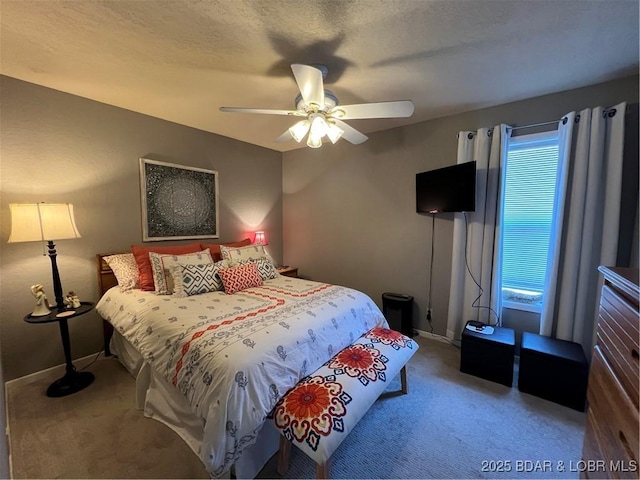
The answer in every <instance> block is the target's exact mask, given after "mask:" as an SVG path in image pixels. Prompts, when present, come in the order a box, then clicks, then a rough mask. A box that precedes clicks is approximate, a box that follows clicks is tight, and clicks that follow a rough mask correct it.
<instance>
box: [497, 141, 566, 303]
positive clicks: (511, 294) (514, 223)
mask: <svg viewBox="0 0 640 480" xmlns="http://www.w3.org/2000/svg"><path fill="white" fill-rule="evenodd" d="M557 171H558V132H557V131H553V132H545V133H538V134H532V135H522V136H518V137H514V138H511V139H509V146H508V153H507V161H506V168H505V176H504V179H505V184H504V185H505V189H504V200H503V201H504V203H503V217H502V218H503V220H502V241H503V244H502V245H503V251H502V304H503V306H504V307H507V308H516V309H520V310H527V311H532V312H540V310H541V308H542V295H543V293H544V280H545V274H546V271H547V255H548V252H549V243H550V239H551V225H552V220H553V215H554V200H555V192H556V176H557Z"/></svg>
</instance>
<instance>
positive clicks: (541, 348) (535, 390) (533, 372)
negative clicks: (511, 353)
mask: <svg viewBox="0 0 640 480" xmlns="http://www.w3.org/2000/svg"><path fill="white" fill-rule="evenodd" d="M588 376H589V364H588V363H587V358H586V356H585V354H584V352H583V350H582V346H581V345H580V344H578V343H574V342H569V341H566V340H558V339H556V338H550V337H545V336H543V335H537V334H535V333H530V332H524V333H523V334H522V344H521V346H520V370H519V374H518V390H520V391H522V392H525V393H530V394H532V395H535V396H537V397H540V398H544V399H546V400H550V401H552V402H555V403H559V404H560V405H564V406H566V407H569V408H573V409H574V410H579V411H581V412H584V407H585V398H586V394H587V379H588Z"/></svg>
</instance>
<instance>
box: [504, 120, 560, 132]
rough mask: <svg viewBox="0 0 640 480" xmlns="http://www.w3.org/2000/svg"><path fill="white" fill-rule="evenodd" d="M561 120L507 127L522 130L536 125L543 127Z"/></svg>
mask: <svg viewBox="0 0 640 480" xmlns="http://www.w3.org/2000/svg"><path fill="white" fill-rule="evenodd" d="M558 122H559V120H552V121H550V122H540V123H532V124H530V125H520V126H513V127H512V126H511V125H509V126H508V127H507V128H510V129H511V130H520V129H523V128H534V127H543V126H545V125H556V124H557V123H558Z"/></svg>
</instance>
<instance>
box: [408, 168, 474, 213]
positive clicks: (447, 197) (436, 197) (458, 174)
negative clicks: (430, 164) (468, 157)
mask: <svg viewBox="0 0 640 480" xmlns="http://www.w3.org/2000/svg"><path fill="white" fill-rule="evenodd" d="M475 209H476V162H475V161H473V162H466V163H458V164H456V165H452V166H450V167H444V168H438V169H436V170H430V171H428V172H422V173H417V174H416V211H417V212H418V213H441V212H473V211H475Z"/></svg>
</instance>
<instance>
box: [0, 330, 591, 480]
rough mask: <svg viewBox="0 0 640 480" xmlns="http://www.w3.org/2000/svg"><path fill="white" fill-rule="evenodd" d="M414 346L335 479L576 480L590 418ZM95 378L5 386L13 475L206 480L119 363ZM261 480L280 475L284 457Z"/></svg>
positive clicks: (295, 460) (309, 469)
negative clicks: (74, 389) (71, 390)
mask: <svg viewBox="0 0 640 480" xmlns="http://www.w3.org/2000/svg"><path fill="white" fill-rule="evenodd" d="M416 340H417V341H418V343H420V347H421V348H420V350H419V351H418V353H417V354H416V355H415V356H414V357H413V358H412V359H411V361H410V363H409V366H408V378H409V395H405V396H395V397H388V398H384V399H380V400H378V401H377V402H376V403H375V404H374V405H373V407H372V408H371V409H370V410H369V412H368V413H367V414H366V415H365V417H364V418H363V419H362V420H361V421H360V423H359V424H358V426H357V427H356V428H355V430H353V431H352V432H351V433H350V434H349V436H348V437H347V439H346V440H345V441H344V442H343V443H342V445H340V447H339V448H338V450H337V451H336V452H335V453H334V456H333V458H332V477H333V478H578V475H579V474H578V472H575V471H573V470H574V469H573V468H572V466H575V465H576V463H577V461H578V460H579V459H580V458H581V451H582V438H583V431H584V423H585V414H584V413H580V412H576V411H574V410H571V409H568V408H566V407H563V406H560V405H556V404H554V403H551V402H547V401H545V400H542V399H539V398H537V397H534V396H531V395H527V394H523V393H520V392H519V391H518V389H517V387H515V386H514V387H513V388H508V387H504V386H502V385H498V384H495V383H492V382H489V381H486V380H482V379H480V378H476V377H473V376H470V375H466V374H463V373H460V372H459V370H458V366H459V359H460V352H459V350H458V349H457V348H456V347H453V346H451V345H448V344H445V343H439V342H435V341H432V340H427V339H424V338H420V337H417V338H416ZM78 366H80V365H78ZM89 370H90V371H93V372H94V373H95V375H96V380H95V382H94V383H93V384H92V385H91V386H90V387H88V388H87V389H85V390H83V391H81V392H78V393H76V394H74V395H70V396H69V397H64V398H58V399H52V398H48V397H46V396H45V395H44V392H45V390H46V388H47V386H48V385H49V384H50V383H51V382H52V381H53V380H55V379H56V376H55V375H53V376H52V378H46V379H40V380H31V381H27V382H21V383H20V384H19V385H16V383H10V384H8V385H7V400H8V404H7V409H8V424H9V429H10V437H9V443H10V450H11V459H12V469H13V477H14V478H207V474H206V471H205V469H204V467H203V466H202V465H201V464H200V462H199V460H198V458H197V457H196V456H195V455H194V454H193V452H191V450H189V448H188V447H187V446H186V445H185V444H184V443H183V442H182V440H181V439H180V438H179V437H178V436H177V435H176V434H174V433H173V432H172V431H171V430H169V429H168V428H167V427H165V426H164V425H163V424H161V423H159V422H156V421H154V420H150V419H147V418H145V417H144V416H143V414H142V412H140V411H138V410H136V409H135V392H134V380H133V379H132V378H131V377H130V376H129V374H128V373H126V371H125V370H124V369H123V368H122V367H121V366H120V364H119V363H118V361H117V360H116V359H113V358H110V359H103V360H99V361H98V362H96V363H94V364H93V365H92V366H91V367H90V368H89ZM399 385H400V382H399V378H396V379H394V380H393V382H392V383H391V385H390V386H389V390H393V389H398V388H399ZM514 385H516V384H515V383H514ZM259 477H260V478H279V475H278V474H277V473H276V464H275V458H273V459H272V460H271V461H270V462H269V463H268V464H267V465H266V466H265V467H264V469H263V470H262V471H261V472H260V475H259ZM286 477H287V478H313V477H315V465H314V464H313V462H312V461H311V460H310V459H308V458H307V457H306V456H305V455H304V454H302V453H301V452H300V451H298V450H297V449H295V448H293V449H292V454H291V466H290V469H289V471H288V473H287V475H286Z"/></svg>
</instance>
